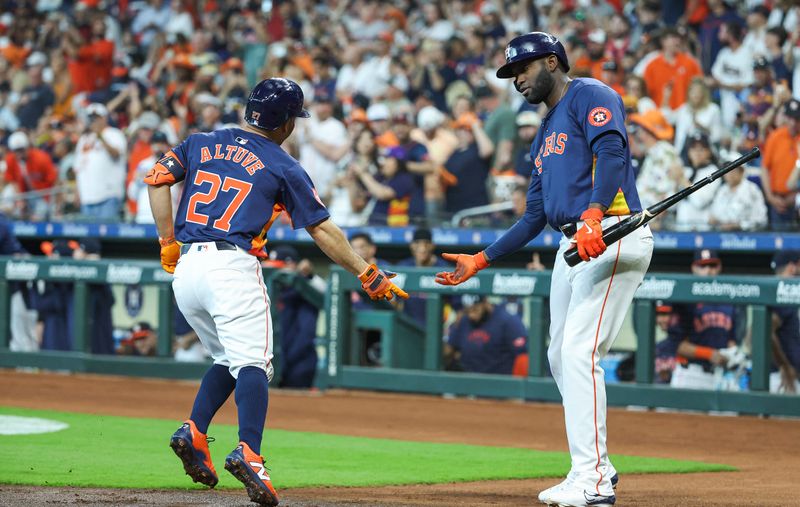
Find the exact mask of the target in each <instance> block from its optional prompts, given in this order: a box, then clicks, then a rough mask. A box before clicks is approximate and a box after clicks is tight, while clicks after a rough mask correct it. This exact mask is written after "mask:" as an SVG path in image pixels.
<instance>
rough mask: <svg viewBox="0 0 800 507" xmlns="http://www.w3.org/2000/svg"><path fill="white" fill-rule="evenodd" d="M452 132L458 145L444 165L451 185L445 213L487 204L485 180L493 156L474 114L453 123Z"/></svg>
mask: <svg viewBox="0 0 800 507" xmlns="http://www.w3.org/2000/svg"><path fill="white" fill-rule="evenodd" d="M512 126H513V125H512ZM453 128H454V129H455V133H456V137H457V138H458V145H457V146H456V149H455V151H454V152H453V154H452V155H450V158H449V159H447V162H445V164H444V168H445V169H446V170H447V172H448V173H450V174H451V175H452V178H453V180H452V181H454V184H452V185H450V186H448V187H447V189H446V190H445V207H444V209H445V211H446V212H448V213H455V212H457V211H461V210H462V209H467V208H473V207H476V206H484V205H486V204H489V195H488V193H487V191H486V180H487V178H488V177H489V174H490V172H491V169H492V166H491V157H492V154H493V153H494V144H493V143H492V141H491V139H489V136H488V135H487V133H486V132H485V131H484V129H483V126H482V125H481V122H480V120H479V119H478V117H477V116H476V115H475V114H473V113H464V114H462V115H461V116H459V117H458V118H457V119H456V120H455V122H453Z"/></svg>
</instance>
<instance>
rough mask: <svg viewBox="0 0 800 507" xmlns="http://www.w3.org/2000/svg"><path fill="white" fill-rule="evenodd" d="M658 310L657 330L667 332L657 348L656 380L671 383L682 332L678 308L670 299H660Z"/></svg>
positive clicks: (657, 303)
mask: <svg viewBox="0 0 800 507" xmlns="http://www.w3.org/2000/svg"><path fill="white" fill-rule="evenodd" d="M655 310H656V330H657V332H659V334H661V333H665V334H666V337H665V339H659V338H657V340H659V341H658V342H657V343H656V350H655V373H656V375H655V381H656V383H658V384H669V382H670V379H671V378H672V372H673V371H674V370H675V366H676V364H677V362H676V359H677V358H676V356H677V354H678V344H679V343H680V338H679V337H678V336H676V335H677V334H680V332H679V329H678V328H677V325H676V324H677V322H678V314H677V313H676V311H675V310H676V309H675V308H674V307H673V305H672V304H671V303H670V302H669V301H661V300H658V301H656V302H655Z"/></svg>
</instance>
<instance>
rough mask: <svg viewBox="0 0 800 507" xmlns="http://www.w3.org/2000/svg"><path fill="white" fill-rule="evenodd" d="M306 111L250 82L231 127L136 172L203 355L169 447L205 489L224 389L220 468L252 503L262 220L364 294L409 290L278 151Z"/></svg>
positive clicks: (260, 420)
mask: <svg viewBox="0 0 800 507" xmlns="http://www.w3.org/2000/svg"><path fill="white" fill-rule="evenodd" d="M308 116H309V113H308V112H307V111H306V110H305V109H304V108H303V92H302V90H301V89H300V87H299V86H298V85H297V84H296V83H294V82H292V81H289V80H287V79H282V78H270V79H266V80H264V81H261V82H260V83H258V84H257V85H256V86H255V88H253V90H252V92H251V94H250V97H249V99H248V102H247V107H246V108H245V117H244V120H245V122H244V124H243V125H242V127H241V128H226V129H219V130H216V131H214V132H211V133H198V134H192V135H190V136H189V137H188V138H187V139H186V140H185V141H183V142H182V143H181V144H179V145H178V146H176V147H175V148H173V149H172V150H170V151H168V152H167V153H166V154H165V155H164V156H163V157H162V158H161V159H160V160H159V161H158V162H157V163H156V164H155V166H154V167H153V169H151V170H150V172H149V173H148V174H147V176H146V177H145V182H146V183H147V184H148V185H149V187H148V192H149V197H150V204H151V207H152V210H153V217H154V218H155V222H156V227H157V229H158V235H159V243H160V244H161V265H162V266H163V268H164V269H165V270H166V271H167V272H169V273H174V275H175V278H174V280H173V282H172V287H173V290H174V291H175V298H176V300H177V302H178V307H179V308H180V310H181V312H183V314H184V316H185V317H186V320H187V321H188V322H189V324H190V325H191V326H192V328H193V329H194V330H195V331H197V334H198V336H199V337H200V341H201V342H202V343H203V345H204V346H205V347H206V349H207V350H208V351H209V352H210V354H211V356H212V358H213V360H214V364H213V366H212V367H211V368H210V369H209V370H208V372H207V373H206V374H205V376H204V377H203V380H202V383H201V384H200V390H199V391H198V393H197V397H196V398H195V401H194V407H193V408H192V413H191V416H190V417H189V419H188V420H187V421H186V422H185V423H184V424H183V426H181V428H179V429H178V431H176V432H175V434H174V435H173V436H172V439H171V441H170V446H171V447H172V448H173V450H174V451H175V453H176V454H177V455H178V457H179V458H180V459H181V461H182V462H183V466H184V470H185V471H186V473H187V474H188V475H189V476H190V477H191V478H192V479H193V480H194V481H195V482H201V483H203V484H206V485H208V486H210V487H214V486H215V485H216V484H217V481H218V478H217V474H216V471H215V469H214V465H213V463H212V462H211V456H210V454H209V452H208V440H207V437H206V432H207V431H208V426H209V424H210V422H211V419H212V417H213V416H214V414H215V413H216V412H217V410H218V409H219V408H220V407H221V406H222V404H223V403H225V400H227V399H228V397H229V396H230V394H231V393H233V392H235V400H236V406H237V410H238V417H239V445H238V446H237V447H236V448H235V449H234V450H233V452H231V453H230V454H229V455H228V457H227V458H226V459H225V469H226V470H228V471H229V472H231V473H232V474H233V475H234V476H235V477H236V478H237V479H238V480H240V481H241V482H242V483H243V484H244V485H245V487H246V488H247V493H248V495H249V496H250V499H251V500H252V501H254V502H256V503H259V504H261V505H277V504H278V495H277V493H276V492H275V489H274V488H273V486H272V483H271V481H270V477H269V475H268V474H267V470H266V468H265V466H264V459H263V457H261V455H260V454H261V437H262V432H263V430H264V423H265V420H266V414H267V403H268V382H269V380H270V379H271V378H272V372H273V368H272V364H271V362H272V347H273V342H272V325H271V321H270V312H269V306H270V300H269V295H268V294H267V289H266V286H265V284H264V278H263V275H262V271H261V264H260V262H259V258H261V257H266V252H265V251H264V245H265V244H266V242H267V239H266V236H267V231H268V230H269V228H270V226H271V225H272V223H273V222H274V221H275V219H276V218H277V217H278V215H279V214H280V213H282V212H286V213H288V214H289V216H290V218H291V222H292V226H293V227H294V228H295V229H299V228H305V229H306V231H308V233H309V235H310V236H311V237H312V238H313V239H314V241H315V242H316V243H317V245H318V246H319V247H320V249H321V250H322V251H323V252H325V254H326V255H328V257H330V258H331V259H332V260H333V261H334V262H336V263H337V264H339V265H341V266H342V267H344V268H345V269H347V270H348V271H350V272H351V273H353V274H354V275H357V276H358V277H359V279H360V280H361V282H362V287H363V289H364V290H365V291H366V292H367V294H368V295H369V296H370V297H371V298H372V299H392V298H393V297H394V296H399V297H402V298H407V297H408V295H407V294H406V293H405V292H403V291H402V290H401V289H399V288H398V287H397V286H395V285H394V284H393V283H392V282H391V281H390V280H389V278H390V277H391V276H393V275H391V274H386V273H384V272H382V271H381V270H379V269H378V268H377V267H376V266H375V264H368V263H367V262H366V261H364V259H362V258H361V257H359V256H358V255H357V254H356V253H355V252H354V251H353V249H352V248H350V245H349V243H348V242H347V239H346V238H345V236H344V235H343V234H342V231H341V230H340V229H339V227H337V226H336V224H334V223H333V221H332V220H330V217H329V215H328V211H327V209H325V206H324V205H323V204H322V201H320V199H319V196H318V195H317V192H316V191H315V190H314V185H313V183H312V182H311V179H310V178H309V176H308V174H307V173H306V172H305V170H304V169H303V168H302V167H301V166H300V165H299V163H298V162H297V161H296V160H295V159H293V158H292V157H291V156H289V155H288V154H287V153H286V152H285V151H284V150H282V149H281V147H280V145H281V143H283V142H284V141H285V140H286V138H288V137H289V136H290V135H291V133H292V131H293V130H294V126H295V119H296V118H307V117H308ZM179 181H185V183H184V191H183V194H182V196H181V200H180V203H179V205H178V209H177V214H176V216H175V220H174V225H173V219H172V216H173V215H172V204H171V199H170V190H169V187H170V185H172V184H174V183H177V182H179Z"/></svg>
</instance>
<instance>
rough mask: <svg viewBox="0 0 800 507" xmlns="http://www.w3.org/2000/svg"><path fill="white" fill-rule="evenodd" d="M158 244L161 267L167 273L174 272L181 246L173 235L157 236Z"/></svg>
mask: <svg viewBox="0 0 800 507" xmlns="http://www.w3.org/2000/svg"><path fill="white" fill-rule="evenodd" d="M158 244H160V245H161V267H162V268H164V271H166V272H167V273H174V272H175V266H177V265H178V257H180V256H181V246H180V245H179V244H178V242H177V241H175V236H170V237H168V238H158Z"/></svg>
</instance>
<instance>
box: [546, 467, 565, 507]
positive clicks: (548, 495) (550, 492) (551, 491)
mask: <svg viewBox="0 0 800 507" xmlns="http://www.w3.org/2000/svg"><path fill="white" fill-rule="evenodd" d="M571 475H572V474H571V473H570V474H569V475H567V478H566V479H564V480H563V481H561V482H559V483H558V484H556V485H555V486H552V487H549V488H547V489H546V490H544V491H542V492H541V493H539V501H540V502H542V503H546V504H548V505H549V504H550V503H551V502H550V499H551V498H552V497H553V495H554V494H555V492H556V491H558V490H560V489H561V488H564V487H566V486H567V485H568V484H570V483H571V482H572V477H571Z"/></svg>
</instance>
